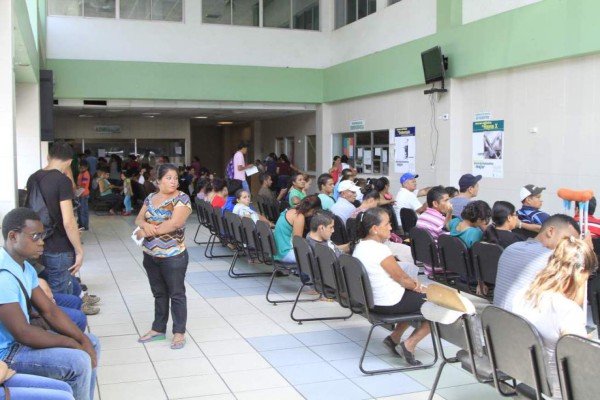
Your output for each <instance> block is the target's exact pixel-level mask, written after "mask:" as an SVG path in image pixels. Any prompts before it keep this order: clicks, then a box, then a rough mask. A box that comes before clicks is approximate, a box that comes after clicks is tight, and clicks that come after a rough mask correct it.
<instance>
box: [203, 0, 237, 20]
mask: <svg viewBox="0 0 600 400" xmlns="http://www.w3.org/2000/svg"><path fill="white" fill-rule="evenodd" d="M202 22H203V23H206V24H225V25H231V4H229V3H226V2H224V1H223V0H203V1H202Z"/></svg>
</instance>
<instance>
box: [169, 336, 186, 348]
mask: <svg viewBox="0 0 600 400" xmlns="http://www.w3.org/2000/svg"><path fill="white" fill-rule="evenodd" d="M184 346H185V338H181V339H179V340H173V341H172V342H171V350H180V349H183V347H184Z"/></svg>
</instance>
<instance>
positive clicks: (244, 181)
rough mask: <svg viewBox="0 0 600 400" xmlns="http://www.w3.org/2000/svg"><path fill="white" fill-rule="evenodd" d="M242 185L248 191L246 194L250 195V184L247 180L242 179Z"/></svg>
mask: <svg viewBox="0 0 600 400" xmlns="http://www.w3.org/2000/svg"><path fill="white" fill-rule="evenodd" d="M242 187H243V188H244V190H245V191H246V192H248V196H250V186H249V185H248V181H247V180H246V179H242Z"/></svg>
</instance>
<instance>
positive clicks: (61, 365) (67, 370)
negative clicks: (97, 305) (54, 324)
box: [4, 334, 100, 400]
mask: <svg viewBox="0 0 600 400" xmlns="http://www.w3.org/2000/svg"><path fill="white" fill-rule="evenodd" d="M87 336H88V338H89V339H90V340H91V341H92V344H93V345H94V348H95V349H96V358H97V360H100V342H99V341H98V338H97V337H96V336H94V335H90V334H88V335H87ZM4 361H5V362H6V363H7V364H8V366H9V368H12V369H14V370H15V371H17V372H18V373H23V374H31V375H38V376H45V377H47V378H52V379H57V380H59V381H64V382H66V383H68V384H69V386H70V387H71V389H72V390H73V397H75V398H76V399H77V400H92V399H93V398H94V386H95V384H96V369H95V368H94V369H92V362H91V360H90V356H89V355H88V354H87V353H86V352H85V351H83V350H77V349H67V348H64V347H53V348H49V349H32V348H31V347H27V346H24V345H21V344H15V345H14V346H13V347H12V349H11V350H10V352H9V353H8V356H6V358H5V359H4Z"/></svg>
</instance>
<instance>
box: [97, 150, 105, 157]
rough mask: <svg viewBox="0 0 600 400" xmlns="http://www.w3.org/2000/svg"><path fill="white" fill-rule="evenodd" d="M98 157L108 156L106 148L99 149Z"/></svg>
mask: <svg viewBox="0 0 600 400" xmlns="http://www.w3.org/2000/svg"><path fill="white" fill-rule="evenodd" d="M98 157H106V149H98Z"/></svg>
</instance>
